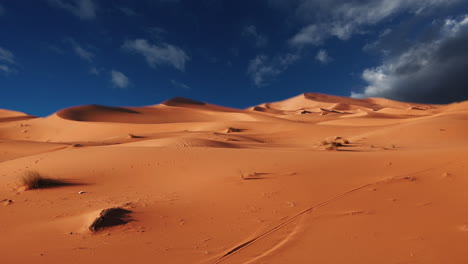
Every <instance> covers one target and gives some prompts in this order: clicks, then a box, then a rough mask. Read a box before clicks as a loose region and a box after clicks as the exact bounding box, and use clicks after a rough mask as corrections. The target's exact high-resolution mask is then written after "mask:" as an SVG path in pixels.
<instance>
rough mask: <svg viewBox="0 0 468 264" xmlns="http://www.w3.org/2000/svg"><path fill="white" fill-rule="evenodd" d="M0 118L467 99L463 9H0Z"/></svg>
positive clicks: (48, 1) (220, 0)
mask: <svg viewBox="0 0 468 264" xmlns="http://www.w3.org/2000/svg"><path fill="white" fill-rule="evenodd" d="M0 33H1V38H0V108H4V109H11V110H17V111H22V112H26V113H29V114H32V115H37V116H47V115H50V114H52V113H53V112H55V111H57V110H59V109H62V108H66V107H71V106H75V105H86V104H100V105H109V106H145V105H154V104H158V103H160V102H162V101H165V100H167V99H170V98H172V97H176V96H181V97H187V98H191V99H195V100H200V101H204V102H209V103H213V104H218V105H223V106H229V107H235V108H246V107H249V106H253V105H257V104H260V103H263V102H272V101H278V100H283V99H286V98H289V97H293V96H296V95H298V94H301V93H305V92H318V93H326V94H332V95H339V96H351V97H355V98H366V97H385V98H390V99H395V100H402V101H411V102H420V103H451V102H457V101H463V100H468V1H467V0H256V1H231V0H139V1H130V0H114V1H109V0H15V1H13V0H0Z"/></svg>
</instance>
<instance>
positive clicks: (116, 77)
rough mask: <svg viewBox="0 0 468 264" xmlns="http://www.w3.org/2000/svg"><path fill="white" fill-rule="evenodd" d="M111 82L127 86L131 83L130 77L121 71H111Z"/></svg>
mask: <svg viewBox="0 0 468 264" xmlns="http://www.w3.org/2000/svg"><path fill="white" fill-rule="evenodd" d="M111 82H112V84H113V85H114V86H115V87H118V88H122V89H123V88H127V87H128V86H129V85H130V80H129V79H128V77H127V76H126V75H125V74H123V73H122V72H120V71H115V70H112V71H111Z"/></svg>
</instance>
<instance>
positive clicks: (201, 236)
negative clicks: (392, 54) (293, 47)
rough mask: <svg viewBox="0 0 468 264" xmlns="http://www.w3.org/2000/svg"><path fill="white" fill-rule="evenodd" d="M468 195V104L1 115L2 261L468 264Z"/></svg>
mask: <svg viewBox="0 0 468 264" xmlns="http://www.w3.org/2000/svg"><path fill="white" fill-rule="evenodd" d="M31 172H37V173H38V174H40V175H41V177H46V178H50V179H53V180H55V181H58V182H62V183H65V184H63V185H60V184H59V185H56V186H43V187H47V188H38V189H27V188H25V186H23V184H22V180H21V179H22V177H23V176H24V175H26V174H27V173H31ZM467 186H468V102H462V103H454V104H450V105H424V104H414V103H406V102H397V101H391V100H387V99H382V98H369V99H352V98H346V97H338V96H331V95H324V94H315V93H306V94H302V95H299V96H296V97H293V98H290V99H287V100H284V101H280V102H272V103H263V104H259V105H257V106H253V107H251V108H248V109H242V110H241V109H233V108H227V107H222V106H216V105H212V104H208V103H204V102H197V101H193V100H190V99H184V98H174V99H171V100H168V101H166V102H163V103H161V104H158V105H153V106H146V107H106V106H98V105H88V106H78V107H71V108H67V109H63V110H60V111H57V112H56V113H55V114H52V115H50V116H48V117H44V118H39V117H38V118H36V117H33V116H30V115H27V114H24V113H20V112H14V111H9V110H0V216H1V218H0V252H1V253H0V263H5V264H7V263H8V264H9V263H88V264H90V263H114V264H116V263H170V264H171V263H200V264H205V263H206V264H214V263H226V264H227V263H244V264H247V263H275V264H280V263H321V264H325V263H330V264H331V263H360V264H362V263H369V264H370V263H425V264H429V263H451V264H456V263H468V251H467V245H468V210H467V204H468V192H467ZM108 208H121V209H122V210H125V212H126V213H125V215H124V216H123V215H119V216H109V218H115V219H113V220H116V222H115V223H113V224H109V226H102V228H99V229H92V228H90V227H91V226H92V225H93V223H95V221H96V219H99V216H100V215H101V212H102V210H105V209H108ZM111 220H112V219H111Z"/></svg>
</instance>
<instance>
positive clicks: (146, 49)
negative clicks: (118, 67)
mask: <svg viewBox="0 0 468 264" xmlns="http://www.w3.org/2000/svg"><path fill="white" fill-rule="evenodd" d="M123 48H124V49H127V50H130V51H133V52H135V53H138V54H140V55H143V57H145V59H146V61H147V62H148V64H149V65H150V66H151V67H157V66H159V65H164V64H165V65H170V66H172V67H174V68H176V69H178V70H180V71H184V70H185V64H186V63H187V62H188V61H189V60H190V57H189V56H188V55H187V54H186V53H185V51H183V50H182V49H181V48H179V47H177V46H174V45H171V44H167V43H161V44H159V45H158V44H150V43H149V42H148V41H147V40H146V39H135V40H127V41H125V43H124V44H123Z"/></svg>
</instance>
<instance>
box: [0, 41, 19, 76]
mask: <svg viewBox="0 0 468 264" xmlns="http://www.w3.org/2000/svg"><path fill="white" fill-rule="evenodd" d="M0 63H1V64H0V71H2V72H3V73H5V74H10V73H16V72H17V71H16V69H15V68H14V67H13V66H12V65H16V58H15V55H14V54H13V52H11V51H10V50H8V49H5V48H2V47H0Z"/></svg>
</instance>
